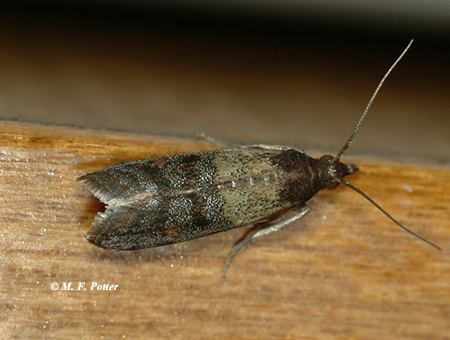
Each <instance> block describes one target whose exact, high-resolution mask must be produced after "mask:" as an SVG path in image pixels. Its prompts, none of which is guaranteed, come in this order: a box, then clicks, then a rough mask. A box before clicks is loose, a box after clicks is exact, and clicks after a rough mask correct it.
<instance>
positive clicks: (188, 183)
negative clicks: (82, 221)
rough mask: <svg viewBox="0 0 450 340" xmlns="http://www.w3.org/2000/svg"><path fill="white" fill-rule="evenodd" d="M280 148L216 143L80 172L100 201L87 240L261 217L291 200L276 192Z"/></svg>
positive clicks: (164, 237) (162, 234)
mask: <svg viewBox="0 0 450 340" xmlns="http://www.w3.org/2000/svg"><path fill="white" fill-rule="evenodd" d="M283 152H284V151H280V150H265V149H260V148H248V149H230V150H214V151H209V152H201V153H185V154H176V155H168V156H158V157H150V158H146V159H141V160H136V161H130V162H124V163H119V164H115V165H112V166H108V167H105V168H103V169H100V170H98V171H95V172H93V173H90V174H87V175H84V176H82V177H81V178H80V180H82V181H84V182H86V184H87V187H88V188H89V189H90V190H91V191H92V193H93V194H94V195H95V196H96V197H98V198H99V199H100V200H101V201H102V202H104V203H106V204H107V209H106V211H105V212H104V213H99V214H98V215H97V216H96V218H95V221H94V223H93V225H92V229H91V231H90V233H89V234H88V240H89V241H90V242H92V243H94V244H96V245H97V246H100V247H103V248H109V249H121V250H132V249H142V248H149V247H155V246H162V245H166V244H172V243H177V242H183V241H186V240H189V239H193V238H198V237H202V236H206V235H209V234H212V233H216V232H219V231H225V230H229V229H232V228H235V227H239V226H243V225H248V224H253V223H257V222H261V221H265V220H267V219H269V218H271V217H273V216H276V215H279V214H280V213H282V212H283V211H285V210H286V209H288V208H290V207H291V206H292V202H289V201H287V200H281V199H280V193H282V192H283V190H284V186H285V185H287V184H288V183H287V181H289V179H290V176H289V173H286V171H285V170H284V169H283V168H282V167H279V166H278V165H279V164H278V163H279V157H280V155H281V153H283Z"/></svg>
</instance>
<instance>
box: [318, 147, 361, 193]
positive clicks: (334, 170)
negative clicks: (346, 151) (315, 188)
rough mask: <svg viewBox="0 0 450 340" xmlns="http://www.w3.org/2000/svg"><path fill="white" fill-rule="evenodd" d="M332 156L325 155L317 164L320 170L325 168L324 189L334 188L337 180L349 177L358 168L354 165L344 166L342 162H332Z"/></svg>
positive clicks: (337, 183) (337, 182)
mask: <svg viewBox="0 0 450 340" xmlns="http://www.w3.org/2000/svg"><path fill="white" fill-rule="evenodd" d="M333 160H334V156H330V155H325V156H322V157H320V159H319V162H320V163H321V164H322V168H325V171H324V173H323V176H324V179H323V182H324V187H325V188H327V189H334V188H336V187H337V186H338V185H339V183H340V181H339V180H338V179H340V178H343V177H345V176H347V175H350V174H352V173H354V172H355V171H357V170H358V166H357V165H354V164H345V163H342V162H333Z"/></svg>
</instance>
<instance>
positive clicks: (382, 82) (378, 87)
mask: <svg viewBox="0 0 450 340" xmlns="http://www.w3.org/2000/svg"><path fill="white" fill-rule="evenodd" d="M413 41H414V39H411V41H410V42H409V44H408V46H406V48H405V49H404V51H403V52H402V54H400V56H399V57H398V58H397V60H396V61H395V62H394V63H393V64H392V66H391V67H390V68H389V70H387V72H386V73H385V75H384V76H383V78H381V81H380V82H379V83H378V86H377V88H376V89H375V91H374V92H373V94H372V97H371V98H370V100H369V102H368V103H367V106H366V108H365V109H364V112H363V114H362V115H361V118H359V121H358V123H357V124H356V126H355V128H354V129H353V132H352V133H351V135H350V137H349V138H348V139H347V141H346V142H345V144H344V145H343V146H342V148H341V150H340V151H339V152H338V154H337V155H336V157H334V159H333V160H332V161H331V163H330V165H333V164H336V163H337V162H339V160H340V159H341V156H342V154H343V153H344V152H345V150H347V149H348V147H349V146H350V144H352V141H353V138H355V136H356V133H357V132H358V130H359V127H360V126H361V124H362V122H363V121H364V118H366V115H367V112H369V109H370V107H371V106H372V103H373V101H374V100H375V97H376V96H377V95H378V92H379V91H380V89H381V87H382V86H383V84H384V81H385V80H386V79H387V77H388V76H389V74H390V73H391V72H392V70H393V69H394V68H395V66H397V64H398V63H399V61H400V60H402V58H403V56H404V55H405V54H406V52H408V50H409V48H410V47H411V45H412V43H413Z"/></svg>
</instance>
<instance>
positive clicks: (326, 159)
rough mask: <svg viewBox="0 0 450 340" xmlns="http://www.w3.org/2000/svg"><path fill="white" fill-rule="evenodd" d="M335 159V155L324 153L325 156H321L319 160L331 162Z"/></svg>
mask: <svg viewBox="0 0 450 340" xmlns="http://www.w3.org/2000/svg"><path fill="white" fill-rule="evenodd" d="M333 159H334V157H333V156H330V155H324V156H322V157H320V158H319V161H321V162H324V163H330V162H331V161H332V160H333Z"/></svg>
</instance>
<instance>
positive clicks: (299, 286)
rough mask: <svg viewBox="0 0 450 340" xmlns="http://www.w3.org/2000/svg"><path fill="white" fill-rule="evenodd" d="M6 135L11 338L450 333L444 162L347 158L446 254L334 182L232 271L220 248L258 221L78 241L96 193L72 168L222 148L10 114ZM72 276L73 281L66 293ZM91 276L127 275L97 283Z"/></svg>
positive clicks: (3, 213) (375, 193)
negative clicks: (199, 233) (100, 243)
mask: <svg viewBox="0 0 450 340" xmlns="http://www.w3.org/2000/svg"><path fill="white" fill-rule="evenodd" d="M0 132H1V133H0V141H1V144H0V162H1V164H0V220H1V222H2V223H1V229H0V247H1V252H0V270H1V277H0V334H2V336H3V337H5V338H20V339H22V338H26V339H35V338H36V339H42V338H45V339H72V338H74V339H78V338H81V337H82V338H86V339H89V338H105V339H123V338H130V339H135V338H137V339H139V338H145V339H168V338H170V339H193V338H195V339H224V338H227V339H234V338H239V339H243V338H246V339H450V293H449V292H450V264H449V260H450V257H449V250H450V247H449V244H450V210H449V207H450V171H449V169H448V168H442V167H441V168H440V167H438V166H431V165H427V166H424V165H420V164H395V163H392V162H387V161H383V160H374V159H369V158H367V159H363V158H355V157H350V156H347V157H345V158H344V159H345V161H348V162H353V163H357V164H359V165H360V170H361V171H359V172H358V173H357V174H355V175H353V176H352V177H350V178H349V180H350V181H351V182H352V183H353V184H355V185H356V186H358V187H360V188H361V189H363V190H364V191H366V192H367V193H368V194H369V195H370V196H372V197H373V198H374V199H376V200H377V201H378V202H379V203H380V204H381V205H382V206H383V207H385V208H386V209H387V210H388V211H390V212H391V213H392V214H393V215H394V216H395V217H396V218H398V219H399V220H400V221H402V222H404V223H405V224H406V225H407V226H408V227H410V228H411V229H413V230H415V231H416V232H418V233H420V234H422V235H423V236H425V237H427V238H429V239H431V240H433V241H435V242H436V243H437V244H439V245H440V246H441V247H442V248H443V252H439V251H437V250H435V249H433V248H432V247H430V246H429V245H426V244H425V243H423V242H420V241H419V240H417V239H414V238H413V237H412V236H410V235H409V234H407V233H405V232H403V231H401V230H400V229H399V228H398V227H396V226H395V225H394V224H393V223H392V222H390V221H389V220H388V219H386V218H385V217H384V216H383V215H382V214H381V213H380V212H378V211H377V210H376V209H375V208H374V207H372V206H371V205H370V204H369V203H368V202H366V201H365V200H364V199H362V198H361V197H360V196H359V195H357V194H355V193H354V192H352V191H351V190H349V189H346V188H342V187H340V188H338V189H336V190H332V191H324V192H322V193H320V194H319V195H318V196H317V197H315V198H314V199H313V200H312V201H311V202H310V204H309V205H310V207H311V209H312V213H310V214H309V215H308V216H306V217H305V218H304V219H302V220H301V221H299V222H298V223H295V224H293V225H291V226H289V227H287V228H285V229H284V230H282V231H280V232H278V233H276V234H273V235H270V236H268V237H265V238H262V239H258V240H255V241H253V242H252V243H251V244H250V245H249V246H247V247H246V248H245V249H244V250H243V251H242V252H240V253H239V254H238V255H237V256H236V258H235V260H234V262H233V263H232V265H231V267H230V269H229V272H228V277H227V280H226V281H223V280H222V278H221V270H222V265H223V263H224V260H225V258H226V256H227V255H228V254H229V251H230V250H231V247H232V245H233V243H234V242H235V241H236V240H238V239H239V238H240V237H241V236H242V235H243V233H245V231H246V230H247V229H248V228H245V229H237V230H233V231H230V232H227V233H221V234H216V235H213V236H210V237H207V238H203V239H198V240H194V241H190V242H186V243H182V244H177V245H172V246H167V247H162V248H155V249H149V250H142V251H135V252H111V251H105V250H103V249H99V248H96V247H94V246H93V245H91V244H89V243H88V242H87V241H86V240H85V238H84V234H85V232H86V231H87V230H88V229H89V226H90V224H91V222H92V220H93V218H94V215H95V213H96V212H98V211H99V210H101V209H102V206H101V204H99V203H98V201H96V199H95V198H93V197H92V196H91V195H90V193H89V192H88V191H87V190H86V188H85V187H84V186H83V183H80V182H78V181H76V180H75V179H76V178H77V177H78V176H80V175H82V174H84V173H86V172H89V171H92V170H95V169H98V168H100V167H102V166H105V165H108V164H112V163H116V162H119V161H124V160H128V159H134V158H142V157H147V156H153V155H157V154H169V153H175V152H183V151H188V150H196V151H199V150H206V149H210V148H213V146H212V145H210V144H207V143H203V142H198V141H193V140H181V139H175V138H166V137H160V136H143V135H131V134H121V133H111V132H104V131H97V132H96V131H83V130H75V129H68V128H58V127H48V126H36V125H26V124H16V123H0ZM53 282H56V283H57V284H58V285H59V289H58V290H55V291H54V290H52V289H51V288H50V285H51V284H52V283H53ZM69 282H72V286H71V288H72V289H73V290H69V291H65V290H61V287H62V285H63V283H66V284H68V283H69ZM79 282H84V283H85V288H86V290H84V288H83V289H81V290H78V285H79ZM93 282H96V283H98V284H105V283H109V284H113V285H118V288H117V290H113V291H109V290H108V291H103V290H96V289H94V290H91V289H90V288H91V285H92V283H93Z"/></svg>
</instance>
